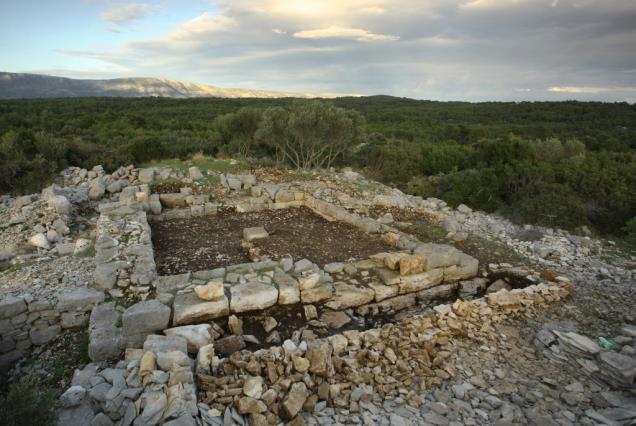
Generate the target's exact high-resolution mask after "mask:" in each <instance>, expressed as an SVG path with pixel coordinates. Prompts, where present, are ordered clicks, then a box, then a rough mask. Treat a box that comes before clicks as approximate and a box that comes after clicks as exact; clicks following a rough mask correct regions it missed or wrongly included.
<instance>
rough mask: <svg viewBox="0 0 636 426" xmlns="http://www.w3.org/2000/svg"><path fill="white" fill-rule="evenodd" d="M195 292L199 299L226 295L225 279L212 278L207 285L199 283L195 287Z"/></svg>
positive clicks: (213, 298)
mask: <svg viewBox="0 0 636 426" xmlns="http://www.w3.org/2000/svg"><path fill="white" fill-rule="evenodd" d="M194 292H195V293H196V294H197V296H198V297H199V299H203V300H218V299H221V298H223V297H224V296H225V289H224V288H223V281H220V280H212V281H209V282H208V283H207V284H205V285H198V286H196V287H194Z"/></svg>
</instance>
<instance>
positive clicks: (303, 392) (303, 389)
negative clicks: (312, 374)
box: [282, 382, 309, 418]
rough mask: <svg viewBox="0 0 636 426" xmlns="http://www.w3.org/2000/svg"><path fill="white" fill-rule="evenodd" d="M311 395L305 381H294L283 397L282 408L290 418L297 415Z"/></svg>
mask: <svg viewBox="0 0 636 426" xmlns="http://www.w3.org/2000/svg"><path fill="white" fill-rule="evenodd" d="M308 396H309V391H308V390H307V386H306V385H305V384H304V383H303V382H297V383H294V384H293V385H292V387H291V389H290V390H289V392H288V393H287V395H286V396H285V398H284V399H283V403H282V408H283V412H284V413H285V415H287V416H288V417H289V418H293V417H295V416H296V415H297V414H298V412H299V411H300V409H301V408H302V406H303V404H304V403H305V401H306V400H307V397H308Z"/></svg>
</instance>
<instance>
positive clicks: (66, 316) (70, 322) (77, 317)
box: [60, 312, 88, 329]
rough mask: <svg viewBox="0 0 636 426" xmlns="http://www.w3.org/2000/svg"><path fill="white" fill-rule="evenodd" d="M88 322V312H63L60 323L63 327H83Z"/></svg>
mask: <svg viewBox="0 0 636 426" xmlns="http://www.w3.org/2000/svg"><path fill="white" fill-rule="evenodd" d="M87 324H88V313H87V312H62V315H61V316H60V325H61V326H62V328H64V329H67V328H83V327H86V325H87Z"/></svg>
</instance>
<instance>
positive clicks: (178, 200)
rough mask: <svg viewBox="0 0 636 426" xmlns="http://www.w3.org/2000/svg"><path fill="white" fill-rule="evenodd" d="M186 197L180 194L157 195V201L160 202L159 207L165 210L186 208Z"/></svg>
mask: <svg viewBox="0 0 636 426" xmlns="http://www.w3.org/2000/svg"><path fill="white" fill-rule="evenodd" d="M187 197H188V196H187V195H186V194H182V193H180V192H176V193H171V194H159V201H161V205H162V206H163V207H165V208H167V209H178V208H185V207H188V203H187V201H186V198H187Z"/></svg>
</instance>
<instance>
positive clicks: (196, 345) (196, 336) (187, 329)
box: [163, 324, 212, 353]
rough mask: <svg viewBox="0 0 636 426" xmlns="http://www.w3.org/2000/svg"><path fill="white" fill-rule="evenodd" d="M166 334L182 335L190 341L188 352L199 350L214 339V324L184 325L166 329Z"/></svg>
mask: <svg viewBox="0 0 636 426" xmlns="http://www.w3.org/2000/svg"><path fill="white" fill-rule="evenodd" d="M163 332H164V334H165V335H166V336H181V337H183V338H184V339H186V340H187V341H188V352H190V353H197V351H198V350H199V349H200V348H202V347H203V346H206V345H208V344H210V342H211V341H212V326H211V325H210V324H196V325H182V326H180V327H173V328H168V329H165V330H164V331H163Z"/></svg>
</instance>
